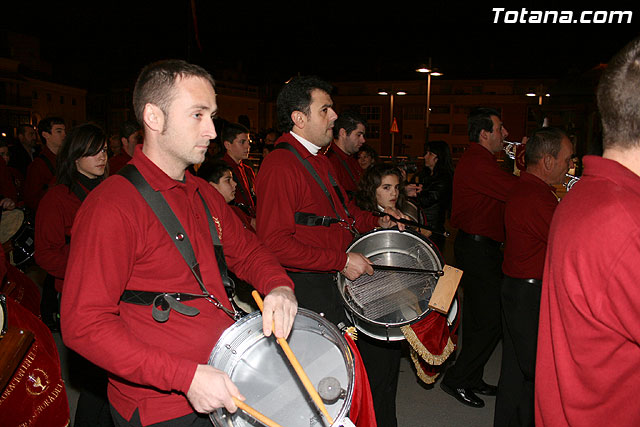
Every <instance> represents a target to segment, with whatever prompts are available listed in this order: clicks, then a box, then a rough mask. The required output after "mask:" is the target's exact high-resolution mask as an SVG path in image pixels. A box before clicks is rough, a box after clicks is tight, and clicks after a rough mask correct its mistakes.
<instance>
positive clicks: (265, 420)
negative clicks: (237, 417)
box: [232, 397, 282, 427]
mask: <svg viewBox="0 0 640 427" xmlns="http://www.w3.org/2000/svg"><path fill="white" fill-rule="evenodd" d="M232 399H233V403H235V404H236V406H237V407H238V408H240V409H242V410H243V411H244V412H246V413H247V414H249V415H251V416H252V417H253V418H255V419H256V420H258V421H260V422H261V423H262V424H264V425H266V426H267V427H282V426H281V425H280V424H278V423H277V422H275V421H273V420H272V419H271V418H268V417H267V416H265V415H263V414H262V413H260V412H258V411H256V410H255V409H253V408H252V407H251V406H249V405H247V404H246V403H244V402H243V401H242V400H239V399H236V398H235V397H232Z"/></svg>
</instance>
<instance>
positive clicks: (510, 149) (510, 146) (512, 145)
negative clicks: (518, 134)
mask: <svg viewBox="0 0 640 427" xmlns="http://www.w3.org/2000/svg"><path fill="white" fill-rule="evenodd" d="M502 143H503V144H504V147H503V150H504V152H505V153H506V154H507V156H509V158H510V159H511V160H515V158H516V147H517V146H518V145H522V142H515V141H502Z"/></svg>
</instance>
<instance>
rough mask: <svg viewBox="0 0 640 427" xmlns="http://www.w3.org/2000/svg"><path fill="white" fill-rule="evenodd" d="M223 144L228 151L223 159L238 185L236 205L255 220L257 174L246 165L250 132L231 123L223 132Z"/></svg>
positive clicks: (239, 125)
mask: <svg viewBox="0 0 640 427" xmlns="http://www.w3.org/2000/svg"><path fill="white" fill-rule="evenodd" d="M222 143H223V144H224V148H225V150H226V151H227V152H226V153H225V155H224V156H223V157H222V160H224V161H225V162H226V163H227V164H228V165H229V166H230V167H231V171H232V172H233V180H234V181H235V182H236V184H237V188H236V200H235V201H236V204H237V205H238V206H240V207H241V208H243V209H245V211H246V213H247V214H248V215H249V216H251V217H252V218H255V216H256V202H255V189H254V182H255V180H256V176H255V173H254V172H253V169H251V166H249V165H247V164H245V163H244V160H247V159H248V158H249V150H250V149H251V140H250V139H249V130H248V129H247V128H246V127H244V126H243V125H241V124H239V123H230V124H228V125H227V126H226V127H225V128H224V130H223V131H222Z"/></svg>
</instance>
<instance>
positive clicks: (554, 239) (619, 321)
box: [535, 156, 640, 427]
mask: <svg viewBox="0 0 640 427" xmlns="http://www.w3.org/2000/svg"><path fill="white" fill-rule="evenodd" d="M583 161H584V166H585V168H584V174H583V176H582V178H581V180H580V182H579V183H577V184H576V185H575V186H574V187H573V188H572V189H571V191H569V192H568V193H567V195H566V196H565V197H564V198H563V199H562V202H561V203H560V204H559V206H558V208H557V209H556V212H555V214H554V216H553V221H552V222H551V230H550V233H549V249H548V251H547V258H546V262H545V268H544V278H543V284H542V297H541V301H540V324H539V331H538V354H537V359H536V360H537V364H536V384H535V390H536V426H541V427H544V426H567V425H572V426H601V425H612V426H637V425H640V406H638V404H637V402H636V401H635V398H636V396H638V395H639V394H640V375H639V374H638V367H639V366H640V322H639V321H638V319H639V318H640V286H639V285H638V284H639V283H640V268H638V261H639V260H640V217H639V216H638V212H640V177H639V176H638V175H636V174H635V173H633V172H632V171H630V170H629V169H627V168H625V167H624V166H622V165H620V164H619V163H617V162H615V161H613V160H609V159H604V158H601V157H595V156H585V157H584V158H583Z"/></svg>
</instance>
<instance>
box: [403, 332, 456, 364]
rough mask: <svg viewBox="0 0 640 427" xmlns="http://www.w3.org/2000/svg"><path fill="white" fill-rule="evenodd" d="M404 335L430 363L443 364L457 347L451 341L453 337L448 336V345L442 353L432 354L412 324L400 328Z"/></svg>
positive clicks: (414, 348) (415, 349)
mask: <svg viewBox="0 0 640 427" xmlns="http://www.w3.org/2000/svg"><path fill="white" fill-rule="evenodd" d="M400 330H401V331H402V333H403V334H404V337H405V338H406V339H407V341H409V344H411V347H412V348H413V350H414V351H416V352H417V353H418V354H419V355H420V357H422V358H423V359H424V361H425V362H427V363H428V364H429V365H436V366H437V365H442V364H443V363H444V361H445V360H447V358H448V357H449V356H450V355H451V353H453V351H454V350H455V349H456V346H455V344H454V343H453V341H451V338H450V337H449V338H447V345H446V346H445V347H444V349H443V350H442V354H432V353H431V352H430V351H429V350H427V348H426V347H425V346H424V344H422V342H421V341H420V340H419V339H418V336H417V335H416V333H415V332H414V331H413V329H412V328H411V326H409V325H406V326H402V327H401V328H400Z"/></svg>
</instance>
